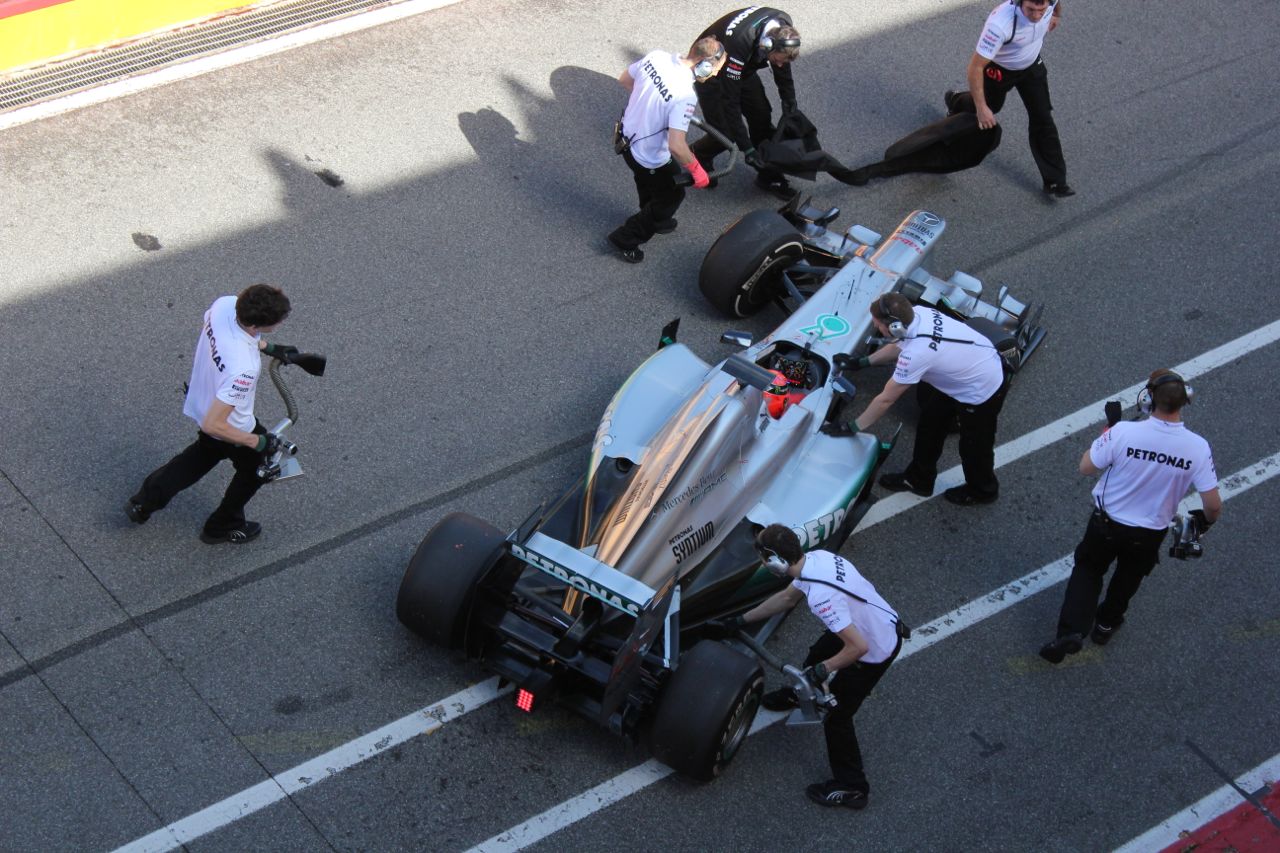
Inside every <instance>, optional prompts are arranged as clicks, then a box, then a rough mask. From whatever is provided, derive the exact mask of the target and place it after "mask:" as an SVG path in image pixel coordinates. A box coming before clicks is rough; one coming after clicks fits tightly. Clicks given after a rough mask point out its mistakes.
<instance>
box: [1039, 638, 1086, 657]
mask: <svg viewBox="0 0 1280 853" xmlns="http://www.w3.org/2000/svg"><path fill="white" fill-rule="evenodd" d="M1082 648H1084V638H1083V637H1081V636H1080V635H1079V634H1068V635H1067V636H1065V637H1059V638H1058V639H1056V640H1054V641H1053V642H1051V643H1045V644H1044V645H1043V646H1041V647H1040V657H1042V658H1044V659H1045V660H1047V661H1048V662H1049V663H1062V661H1063V659H1064V658H1066V656H1067V655H1074V654H1075V653H1076V652H1078V651H1080V649H1082Z"/></svg>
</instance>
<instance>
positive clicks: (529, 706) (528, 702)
mask: <svg viewBox="0 0 1280 853" xmlns="http://www.w3.org/2000/svg"><path fill="white" fill-rule="evenodd" d="M516 707H517V708H519V709H520V710H521V711H524V712H525V713H526V714H530V713H533V694H532V693H530V692H529V691H528V690H525V689H524V688H523V687H521V688H520V689H519V690H518V691H516Z"/></svg>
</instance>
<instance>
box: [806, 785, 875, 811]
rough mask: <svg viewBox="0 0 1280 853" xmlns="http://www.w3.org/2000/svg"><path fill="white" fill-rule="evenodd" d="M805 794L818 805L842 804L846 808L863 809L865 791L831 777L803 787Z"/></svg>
mask: <svg viewBox="0 0 1280 853" xmlns="http://www.w3.org/2000/svg"><path fill="white" fill-rule="evenodd" d="M804 793H805V795H806V796H807V797H808V798H809V799H811V800H813V801H814V802H815V803H817V804H818V805H820V806H844V807H845V808H847V809H865V808H866V807H867V792H866V791H857V790H854V789H853V788H850V787H849V786H848V785H845V784H844V783H842V782H837V781H836V780H834V779H831V780H830V781H827V782H817V783H814V784H813V785H810V786H809V787H807V788H805V789H804Z"/></svg>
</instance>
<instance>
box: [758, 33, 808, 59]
mask: <svg viewBox="0 0 1280 853" xmlns="http://www.w3.org/2000/svg"><path fill="white" fill-rule="evenodd" d="M799 46H800V39H799V38H797V37H796V36H790V37H788V38H781V39H776V38H774V37H773V36H762V37H761V38H760V49H761V50H763V51H764V52H765V54H766V55H768V54H770V53H776V52H777V51H779V50H787V49H789V48H793V47H799Z"/></svg>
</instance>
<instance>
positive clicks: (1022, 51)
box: [974, 3, 1054, 71]
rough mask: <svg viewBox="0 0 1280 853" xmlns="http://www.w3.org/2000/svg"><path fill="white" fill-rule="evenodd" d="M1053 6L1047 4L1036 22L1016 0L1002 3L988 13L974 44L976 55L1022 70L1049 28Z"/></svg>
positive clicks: (1030, 60)
mask: <svg viewBox="0 0 1280 853" xmlns="http://www.w3.org/2000/svg"><path fill="white" fill-rule="evenodd" d="M1053 11H1054V6H1053V5H1050V6H1049V8H1048V9H1047V10H1046V11H1045V13H1044V17H1043V18H1041V19H1040V22H1039V23H1036V24H1033V23H1031V21H1030V20H1028V19H1027V16H1026V15H1024V14H1023V13H1022V7H1021V6H1019V5H1017V4H1016V3H1001V4H1000V5H999V6H997V7H996V8H995V9H993V10H992V12H991V14H990V15H988V16H987V23H986V25H985V26H983V28H982V35H980V36H978V46H977V47H976V48H974V50H975V51H976V52H977V54H978V55H979V56H981V57H982V58H983V59H988V60H990V61H992V62H994V63H995V64H996V65H999V66H1000V67H1001V68H1008V69H1009V70H1010V71H1021V70H1023V69H1024V68H1030V67H1031V64H1032V63H1033V62H1035V61H1036V57H1038V56H1039V55H1040V48H1041V47H1042V46H1043V45H1044V37H1045V35H1046V34H1048V32H1049V21H1050V20H1051V19H1052V18H1053Z"/></svg>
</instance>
